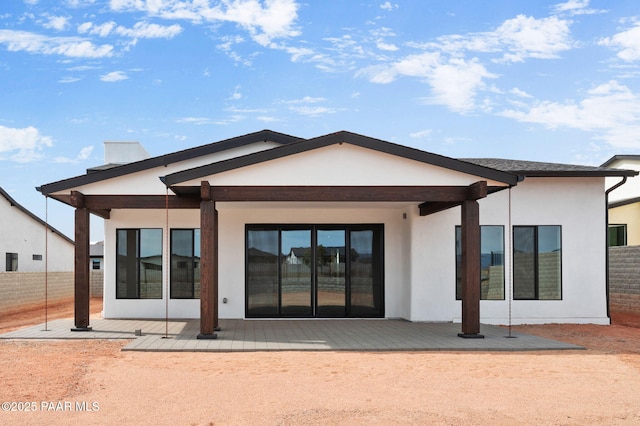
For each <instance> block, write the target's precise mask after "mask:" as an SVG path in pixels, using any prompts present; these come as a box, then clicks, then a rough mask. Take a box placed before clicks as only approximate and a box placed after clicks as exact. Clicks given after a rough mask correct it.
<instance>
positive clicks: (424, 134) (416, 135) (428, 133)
mask: <svg viewBox="0 0 640 426" xmlns="http://www.w3.org/2000/svg"><path fill="white" fill-rule="evenodd" d="M431 132H432V130H431V129H427V130H420V131H418V132H413V133H410V134H409V136H410V137H411V138H413V139H421V138H427V137H429V136H431Z"/></svg>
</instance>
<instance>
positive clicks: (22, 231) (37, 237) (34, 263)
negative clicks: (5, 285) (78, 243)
mask: <svg viewBox="0 0 640 426" xmlns="http://www.w3.org/2000/svg"><path fill="white" fill-rule="evenodd" d="M0 235H1V236H2V237H1V238H0V271H3V272H4V271H5V270H6V264H5V262H6V253H17V254H18V272H44V271H45V264H46V263H47V262H46V254H48V256H49V260H48V265H46V266H47V267H48V270H49V271H51V272H61V271H73V256H74V245H73V243H71V242H70V241H69V240H67V239H65V238H62V237H61V236H60V235H59V234H57V233H55V232H52V231H51V230H49V234H48V237H45V226H44V225H43V224H42V223H40V222H38V221H37V220H35V219H34V218H33V217H31V216H29V215H28V214H26V213H24V212H23V211H21V210H20V209H18V208H17V207H13V206H11V205H10V203H9V202H8V201H7V199H5V198H4V197H0ZM47 239H48V241H45V240H47ZM45 242H46V244H47V245H48V250H47V249H46V248H45ZM34 255H39V256H42V259H41V260H34V258H33V256H34Z"/></svg>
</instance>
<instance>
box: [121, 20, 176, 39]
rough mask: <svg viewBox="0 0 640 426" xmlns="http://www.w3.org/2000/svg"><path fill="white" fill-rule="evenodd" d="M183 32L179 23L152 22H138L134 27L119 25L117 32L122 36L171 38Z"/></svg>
mask: <svg viewBox="0 0 640 426" xmlns="http://www.w3.org/2000/svg"><path fill="white" fill-rule="evenodd" d="M181 32H182V27H181V26H180V25H178V24H174V25H170V26H163V25H158V24H150V23H149V22H137V23H136V24H135V25H134V26H133V28H125V27H122V26H119V27H117V28H116V29H115V33H116V34H118V35H121V36H125V37H130V38H133V39H138V38H166V39H170V38H173V37H175V36H177V35H178V34H180V33H181Z"/></svg>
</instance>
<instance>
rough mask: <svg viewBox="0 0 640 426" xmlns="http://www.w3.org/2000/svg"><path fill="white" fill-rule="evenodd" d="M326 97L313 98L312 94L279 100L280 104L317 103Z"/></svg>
mask: <svg viewBox="0 0 640 426" xmlns="http://www.w3.org/2000/svg"><path fill="white" fill-rule="evenodd" d="M326 100H327V99H326V98H314V97H313V96H305V97H304V98H301V99H293V100H290V101H280V103H282V104H290V105H291V104H317V103H319V102H324V101H326Z"/></svg>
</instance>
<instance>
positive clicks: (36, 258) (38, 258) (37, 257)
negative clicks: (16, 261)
mask: <svg viewBox="0 0 640 426" xmlns="http://www.w3.org/2000/svg"><path fill="white" fill-rule="evenodd" d="M31 260H34V261H36V262H40V261H42V255H41V254H32V255H31Z"/></svg>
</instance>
